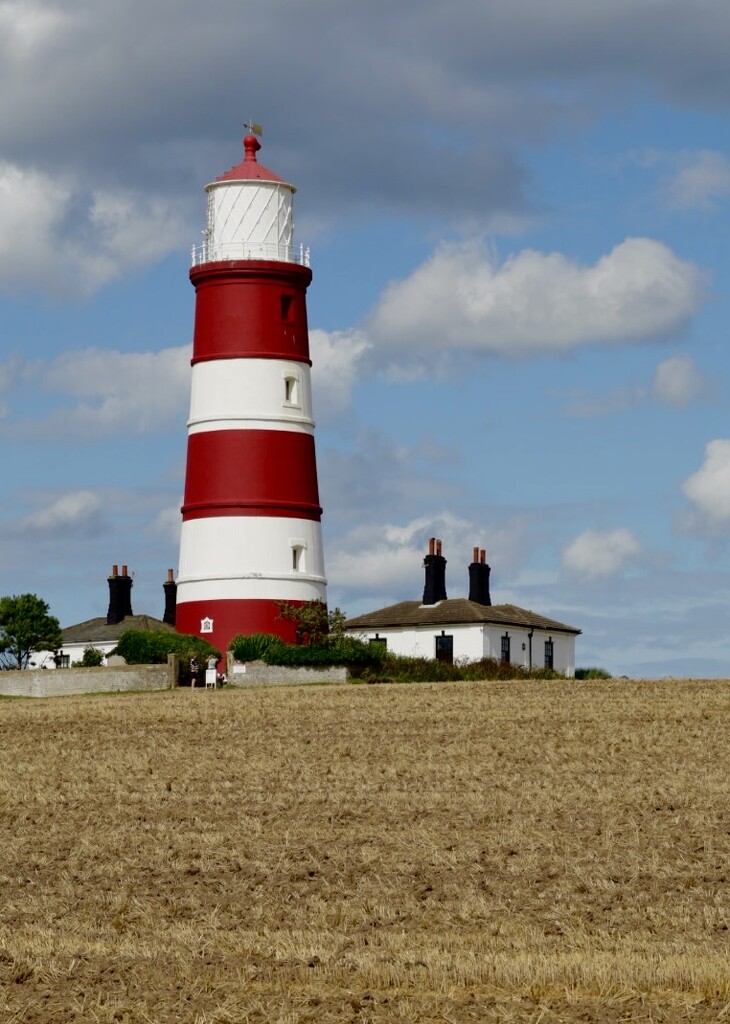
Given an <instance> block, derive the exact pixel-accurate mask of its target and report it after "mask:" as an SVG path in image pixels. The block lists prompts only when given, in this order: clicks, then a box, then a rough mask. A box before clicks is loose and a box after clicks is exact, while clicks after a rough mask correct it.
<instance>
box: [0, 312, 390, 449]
mask: <svg viewBox="0 0 730 1024" xmlns="http://www.w3.org/2000/svg"><path fill="white" fill-rule="evenodd" d="M311 344H312V355H313V360H314V362H315V364H316V372H315V373H314V374H313V375H312V381H313V387H314V389H315V397H316V407H315V411H316V412H317V415H318V419H320V420H321V421H322V422H328V421H331V420H333V419H336V418H337V417H338V416H341V415H342V414H343V413H344V412H345V411H346V410H347V409H348V408H349V404H350V400H351V397H352V388H353V385H354V383H355V381H356V379H357V375H358V367H359V363H360V360H361V359H362V357H363V355H364V354H365V353H366V352H367V350H368V349H369V347H370V345H369V342H368V341H367V339H366V338H365V337H364V335H362V334H359V333H358V332H354V331H353V332H334V333H331V334H328V333H327V332H325V331H320V330H315V331H312V333H311ZM190 372H191V371H190V347H189V346H188V345H181V346H177V347H174V348H167V349H162V350H161V351H160V352H119V351H116V350H113V349H112V350H105V349H101V348H88V349H82V350H79V351H73V352H66V353H64V354H63V355H61V356H58V358H56V359H54V360H53V361H52V362H50V363H48V364H43V363H41V362H40V361H36V362H32V363H30V362H27V361H26V360H23V359H22V357H20V356H18V355H13V356H11V357H10V358H9V359H8V360H7V361H6V362H5V363H4V364H0V396H3V395H4V396H6V397H7V399H8V401H7V404H6V405H0V415H3V414H4V415H5V419H6V422H5V424H4V427H3V428H2V429H3V430H4V432H5V433H6V434H12V435H13V436H16V437H17V436H21V437H39V436H53V437H54V438H56V439H58V438H69V437H72V438H73V437H84V438H88V437H98V436H106V435H109V434H116V433H121V432H124V433H125V434H126V435H128V436H134V435H137V436H139V435H146V434H153V433H158V432H160V431H165V430H171V429H175V428H177V429H179V430H181V431H184V429H185V421H186V416H187V407H188V402H189V398H190ZM30 379H32V380H33V382H34V386H35V387H36V388H38V389H40V390H42V391H45V392H47V393H49V394H52V395H53V396H54V399H55V400H58V399H61V400H62V402H63V400H64V399H67V400H68V399H70V400H71V401H70V404H69V402H68V401H65V402H63V404H62V407H61V408H55V409H52V410H51V411H49V412H48V413H45V414H44V413H43V412H42V411H41V414H40V415H39V417H38V418H33V419H31V418H30V417H25V418H23V419H19V420H16V421H12V420H11V419H10V417H9V416H8V408H7V406H9V405H10V404H11V403H10V398H11V396H12V390H13V388H14V387H15V386H16V385H17V384H18V383H19V382H20V381H21V380H30ZM24 408H27V406H24ZM37 408H39V409H40V410H42V408H43V407H42V404H40V405H38V406H37Z"/></svg>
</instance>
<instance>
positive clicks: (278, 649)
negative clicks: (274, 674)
mask: <svg viewBox="0 0 730 1024" xmlns="http://www.w3.org/2000/svg"><path fill="white" fill-rule="evenodd" d="M383 658H384V652H383V651H382V649H381V648H380V646H379V645H378V644H367V643H363V641H362V640H356V639H355V637H351V636H341V637H336V638H333V639H332V640H330V641H329V642H327V643H320V644H286V643H284V642H283V640H279V641H277V642H276V643H272V644H271V645H270V646H269V647H268V649H267V650H266V651H265V652H264V655H263V660H264V661H265V662H266V664H267V665H290V666H296V665H302V666H307V665H310V666H317V667H323V666H325V665H345V666H347V667H348V668H350V667H356V666H359V667H361V668H365V667H368V666H369V667H372V668H374V667H377V666H379V665H380V664H381V663H382V661H383Z"/></svg>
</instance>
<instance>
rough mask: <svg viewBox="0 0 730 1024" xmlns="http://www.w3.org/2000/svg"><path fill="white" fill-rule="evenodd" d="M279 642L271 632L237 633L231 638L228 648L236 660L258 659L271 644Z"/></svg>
mask: <svg viewBox="0 0 730 1024" xmlns="http://www.w3.org/2000/svg"><path fill="white" fill-rule="evenodd" d="M280 642H281V641H280V640H279V638H278V636H274V634H273V633H251V635H250V636H246V635H245V634H244V633H239V634H238V636H234V638H233V639H232V640H231V644H230V649H231V651H232V653H233V657H234V658H235V659H236V661H259V660H260V659H261V658H263V657H264V655H265V654H266V652H267V651H268V649H269V647H271V645H272V644H276V643H280Z"/></svg>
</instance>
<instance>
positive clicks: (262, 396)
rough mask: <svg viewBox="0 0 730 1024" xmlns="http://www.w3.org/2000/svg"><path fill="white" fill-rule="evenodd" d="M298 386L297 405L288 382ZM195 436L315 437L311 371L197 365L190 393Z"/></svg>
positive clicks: (300, 366) (250, 363)
mask: <svg viewBox="0 0 730 1024" xmlns="http://www.w3.org/2000/svg"><path fill="white" fill-rule="evenodd" d="M287 379H293V380H294V381H295V387H294V389H293V391H294V398H295V401H287V400H286V391H287V386H286V381H287ZM188 426H189V428H190V433H191V434H196V433H200V432H202V431H206V430H291V431H293V432H296V433H303V434H312V433H313V432H314V421H313V420H312V385H311V374H310V371H309V366H308V365H307V364H306V363H301V362H298V361H295V360H289V359H211V360H209V361H206V362H203V363H196V365H195V366H194V367H193V372H192V386H191V393H190V419H189V420H188Z"/></svg>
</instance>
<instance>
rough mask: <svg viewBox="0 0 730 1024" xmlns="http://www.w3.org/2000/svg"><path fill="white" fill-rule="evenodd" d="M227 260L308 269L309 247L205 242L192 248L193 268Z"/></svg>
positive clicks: (268, 243) (279, 243) (276, 243)
mask: <svg viewBox="0 0 730 1024" xmlns="http://www.w3.org/2000/svg"><path fill="white" fill-rule="evenodd" d="M226 260H274V261H275V262H279V263H296V264H298V265H299V266H301V267H308V266H309V246H305V245H302V244H301V243H299V244H298V245H293V244H291V243H290V244H284V243H282V242H219V243H217V244H215V245H212V244H210V243H209V242H203V243H202V245H194V246H193V248H192V252H191V261H192V262H191V265H192V266H193V267H199V266H200V265H201V264H203V263H218V262H220V261H226Z"/></svg>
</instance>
